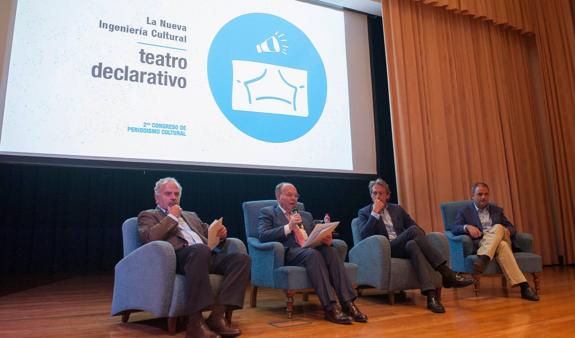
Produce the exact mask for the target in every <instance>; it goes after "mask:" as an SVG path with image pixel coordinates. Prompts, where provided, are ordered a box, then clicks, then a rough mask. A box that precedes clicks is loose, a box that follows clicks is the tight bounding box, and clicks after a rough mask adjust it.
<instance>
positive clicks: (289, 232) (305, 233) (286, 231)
mask: <svg viewBox="0 0 575 338" xmlns="http://www.w3.org/2000/svg"><path fill="white" fill-rule="evenodd" d="M278 208H280V210H281V211H282V213H283V214H284V215H285V217H286V218H287V220H288V224H286V225H284V234H285V235H286V236H287V235H289V234H291V228H290V226H289V216H288V215H289V214H288V212H287V211H285V210H284V209H283V208H282V207H281V206H280V205H279V204H278ZM298 229H299V230H300V232H301V234H302V235H303V238H305V239H306V240H307V232H305V229H303V228H298Z"/></svg>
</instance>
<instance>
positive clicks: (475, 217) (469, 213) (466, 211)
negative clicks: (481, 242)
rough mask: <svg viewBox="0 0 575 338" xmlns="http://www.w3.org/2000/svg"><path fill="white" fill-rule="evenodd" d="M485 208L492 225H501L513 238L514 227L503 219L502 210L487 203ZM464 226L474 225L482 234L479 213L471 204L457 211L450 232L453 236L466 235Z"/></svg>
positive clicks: (505, 218)
mask: <svg viewBox="0 0 575 338" xmlns="http://www.w3.org/2000/svg"><path fill="white" fill-rule="evenodd" d="M487 208H488V210H489V216H491V221H492V222H493V225H495V224H501V225H503V226H504V227H506V228H507V229H508V230H509V232H510V233H511V236H512V237H513V236H515V232H516V230H515V226H514V225H513V224H512V223H511V222H509V220H508V219H507V217H505V214H504V213H503V208H500V207H498V206H496V205H495V204H492V203H489V204H488V206H487ZM466 224H471V225H474V226H476V227H477V228H478V229H479V230H481V232H483V229H482V227H481V221H480V220H479V213H478V212H477V209H475V204H474V203H473V202H471V203H469V205H467V206H465V207H463V208H462V209H460V210H458V211H457V215H456V216H455V224H453V225H451V227H450V231H451V232H452V233H453V234H454V235H467V234H468V233H467V231H465V229H464V226H465V225H466Z"/></svg>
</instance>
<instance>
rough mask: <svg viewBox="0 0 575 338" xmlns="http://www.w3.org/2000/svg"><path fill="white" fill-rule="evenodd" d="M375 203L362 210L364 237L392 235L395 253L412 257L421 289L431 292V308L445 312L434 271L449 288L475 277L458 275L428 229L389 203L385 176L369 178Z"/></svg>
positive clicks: (400, 208) (471, 281) (429, 298)
mask: <svg viewBox="0 0 575 338" xmlns="http://www.w3.org/2000/svg"><path fill="white" fill-rule="evenodd" d="M369 191H370V193H371V199H372V201H373V203H372V204H369V205H367V206H365V207H364V208H362V209H360V210H359V212H358V216H359V229H360V234H361V238H362V239H364V238H367V237H369V236H373V235H383V236H385V237H387V238H388V239H389V241H390V242H389V244H390V246H391V257H394V258H409V260H410V261H411V264H412V265H413V268H414V269H415V271H416V272H417V279H418V281H419V283H420V284H421V293H422V294H424V295H426V296H427V308H428V309H430V310H431V311H432V312H435V313H443V312H445V308H444V307H443V305H442V304H441V302H440V301H439V299H438V297H437V292H436V290H435V285H434V284H433V278H432V275H433V271H434V270H436V271H438V272H439V273H440V274H441V275H442V277H443V286H444V287H446V288H451V287H454V288H460V287H465V286H468V285H471V284H473V280H472V279H464V278H462V277H460V276H457V275H456V274H455V273H454V272H453V271H452V270H451V269H450V268H449V267H448V266H447V264H446V263H447V259H446V258H445V257H443V255H442V254H441V253H440V252H439V251H438V250H437V249H435V248H434V247H433V246H432V245H431V243H429V241H428V239H427V237H426V236H425V231H424V230H423V229H422V228H420V227H419V226H418V225H417V224H416V223H415V221H414V220H413V219H411V217H410V216H409V215H408V214H407V212H405V210H403V208H402V207H400V206H399V205H397V204H389V203H387V202H388V201H389V198H390V196H391V191H390V190H389V186H388V185H387V183H386V182H385V181H384V180H382V179H381V178H378V179H376V180H375V181H371V182H369Z"/></svg>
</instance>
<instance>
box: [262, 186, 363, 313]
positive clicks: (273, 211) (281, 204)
mask: <svg viewBox="0 0 575 338" xmlns="http://www.w3.org/2000/svg"><path fill="white" fill-rule="evenodd" d="M275 195H276V200H277V202H278V203H277V205H273V206H269V207H265V208H262V209H261V210H260V215H259V219H258V237H259V239H260V241H262V242H280V243H282V244H283V245H284V247H285V264H286V265H294V266H302V267H304V268H305V269H306V271H307V275H308V277H309V279H310V281H311V283H312V285H313V287H314V289H315V292H316V293H317V295H318V297H319V300H320V302H321V305H322V306H323V308H324V311H325V318H326V319H327V320H329V321H331V322H333V323H336V324H351V323H352V321H356V322H367V316H366V315H364V314H363V313H361V311H360V310H359V309H358V308H357V306H356V305H355V304H354V301H355V299H356V298H357V295H356V293H355V290H354V288H353V286H352V283H351V281H350V280H349V278H348V277H347V275H346V272H345V267H344V265H343V260H342V259H341V258H340V256H339V255H338V253H337V250H336V249H335V248H334V247H333V246H331V241H332V238H331V236H329V237H328V238H326V239H325V240H324V241H323V242H322V244H321V245H319V246H317V247H314V248H310V247H306V248H304V247H303V243H304V242H305V239H306V238H307V235H308V234H309V233H311V231H312V229H313V217H312V215H311V214H310V213H309V212H306V211H299V212H297V211H295V210H297V209H296V205H297V201H298V198H299V195H298V193H297V189H296V188H295V186H294V185H293V184H291V183H280V184H278V185H277V186H276V189H275ZM292 210H293V211H292ZM338 300H339V303H340V304H341V306H342V309H343V312H342V310H341V309H340V307H339V305H338Z"/></svg>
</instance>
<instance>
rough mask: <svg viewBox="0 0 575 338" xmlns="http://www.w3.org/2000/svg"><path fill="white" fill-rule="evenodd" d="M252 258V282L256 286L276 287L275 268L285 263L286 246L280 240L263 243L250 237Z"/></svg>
mask: <svg viewBox="0 0 575 338" xmlns="http://www.w3.org/2000/svg"><path fill="white" fill-rule="evenodd" d="M248 248H249V251H250V256H251V258H252V283H253V284H254V285H256V286H263V287H272V288H273V287H274V270H275V269H277V268H279V267H281V266H283V265H284V262H285V260H284V255H285V248H284V246H283V244H281V243H280V242H267V243H262V242H260V240H259V239H257V238H255V237H248Z"/></svg>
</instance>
